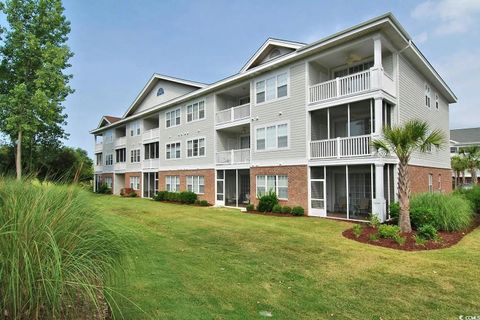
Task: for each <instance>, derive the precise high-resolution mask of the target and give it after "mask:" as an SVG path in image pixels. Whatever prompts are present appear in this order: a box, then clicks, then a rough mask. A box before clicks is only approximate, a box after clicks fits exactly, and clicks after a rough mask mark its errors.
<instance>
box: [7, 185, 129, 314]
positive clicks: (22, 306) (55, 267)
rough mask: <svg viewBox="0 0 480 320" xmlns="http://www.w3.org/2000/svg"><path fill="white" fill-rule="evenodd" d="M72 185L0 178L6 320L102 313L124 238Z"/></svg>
mask: <svg viewBox="0 0 480 320" xmlns="http://www.w3.org/2000/svg"><path fill="white" fill-rule="evenodd" d="M89 197H90V196H89V195H88V194H87V193H86V192H85V191H82V190H81V189H80V188H77V187H70V186H55V185H47V186H43V185H33V184H31V183H29V182H18V181H13V180H7V179H0V311H1V313H2V316H6V318H7V319H71V318H75V317H76V316H78V314H81V313H88V314H95V313H101V310H104V309H105V302H104V301H108V300H109V299H106V298H108V297H109V296H110V295H109V292H110V291H109V290H108V289H107V287H106V285H107V282H110V281H112V280H113V276H114V275H115V273H116V272H115V271H116V270H118V269H117V266H118V265H119V263H120V261H121V257H122V255H123V244H122V242H121V241H120V239H119V238H117V237H116V236H115V235H114V234H113V233H112V232H111V231H110V230H109V228H108V227H107V226H106V225H105V224H104V223H102V222H101V219H100V216H99V215H98V214H97V213H96V212H95V208H94V207H92V206H91V205H90V202H89Z"/></svg>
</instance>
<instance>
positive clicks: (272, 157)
mask: <svg viewBox="0 0 480 320" xmlns="http://www.w3.org/2000/svg"><path fill="white" fill-rule="evenodd" d="M283 70H286V69H285V68H281V69H278V70H275V71H272V72H271V74H272V75H273V74H277V73H281V72H282V71H283ZM288 70H289V89H288V90H289V95H288V98H284V99H280V100H278V101H272V102H267V103H263V104H260V105H256V99H255V82H256V80H260V79H262V78H264V77H265V76H266V75H267V74H263V75H261V76H259V77H258V78H257V79H256V80H254V81H252V86H251V88H252V90H251V101H252V108H251V117H252V119H254V121H252V122H251V126H250V127H251V129H250V136H251V143H250V145H251V147H252V149H253V152H252V162H253V163H255V162H256V161H258V162H266V161H271V162H272V163H276V161H277V160H292V161H299V160H300V159H301V160H302V161H303V162H306V152H307V141H306V110H305V105H306V93H305V72H306V70H305V63H304V62H300V63H297V64H294V65H291V66H289V67H288ZM280 122H288V123H289V128H288V129H289V134H290V135H289V146H288V148H287V149H280V150H268V151H256V150H255V148H256V135H255V128H256V127H258V126H263V125H268V124H270V123H280Z"/></svg>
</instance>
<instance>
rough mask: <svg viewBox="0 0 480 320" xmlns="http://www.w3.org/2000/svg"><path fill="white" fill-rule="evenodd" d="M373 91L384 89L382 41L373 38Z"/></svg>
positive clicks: (377, 37)
mask: <svg viewBox="0 0 480 320" xmlns="http://www.w3.org/2000/svg"><path fill="white" fill-rule="evenodd" d="M370 75H371V81H372V83H371V85H372V89H380V88H381V87H382V76H383V65H382V39H381V37H380V36H379V35H378V36H375V37H373V67H371V68H370Z"/></svg>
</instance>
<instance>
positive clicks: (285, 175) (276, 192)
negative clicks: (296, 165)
mask: <svg viewBox="0 0 480 320" xmlns="http://www.w3.org/2000/svg"><path fill="white" fill-rule="evenodd" d="M236 172H237V181H238V170H237V171H236ZM269 176H270V177H272V176H273V177H275V190H273V191H274V192H275V194H276V195H277V197H278V200H283V201H288V193H289V188H290V187H289V183H288V174H257V175H255V197H257V198H259V197H260V196H259V194H258V192H257V190H258V177H265V185H264V186H262V187H264V188H265V194H267V193H268V192H270V190H267V188H268V177H269ZM280 176H282V177H287V197H286V198H280V197H279V192H278V188H279V186H278V181H279V179H278V177H280ZM237 195H238V192H237ZM237 198H238V197H237ZM237 207H238V203H237Z"/></svg>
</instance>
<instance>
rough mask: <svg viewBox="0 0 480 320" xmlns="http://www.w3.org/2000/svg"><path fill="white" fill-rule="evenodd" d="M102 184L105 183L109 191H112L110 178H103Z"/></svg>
mask: <svg viewBox="0 0 480 320" xmlns="http://www.w3.org/2000/svg"><path fill="white" fill-rule="evenodd" d="M103 183H105V184H106V185H107V187H108V188H109V189H112V185H113V179H112V177H105V178H104V179H103Z"/></svg>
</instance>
